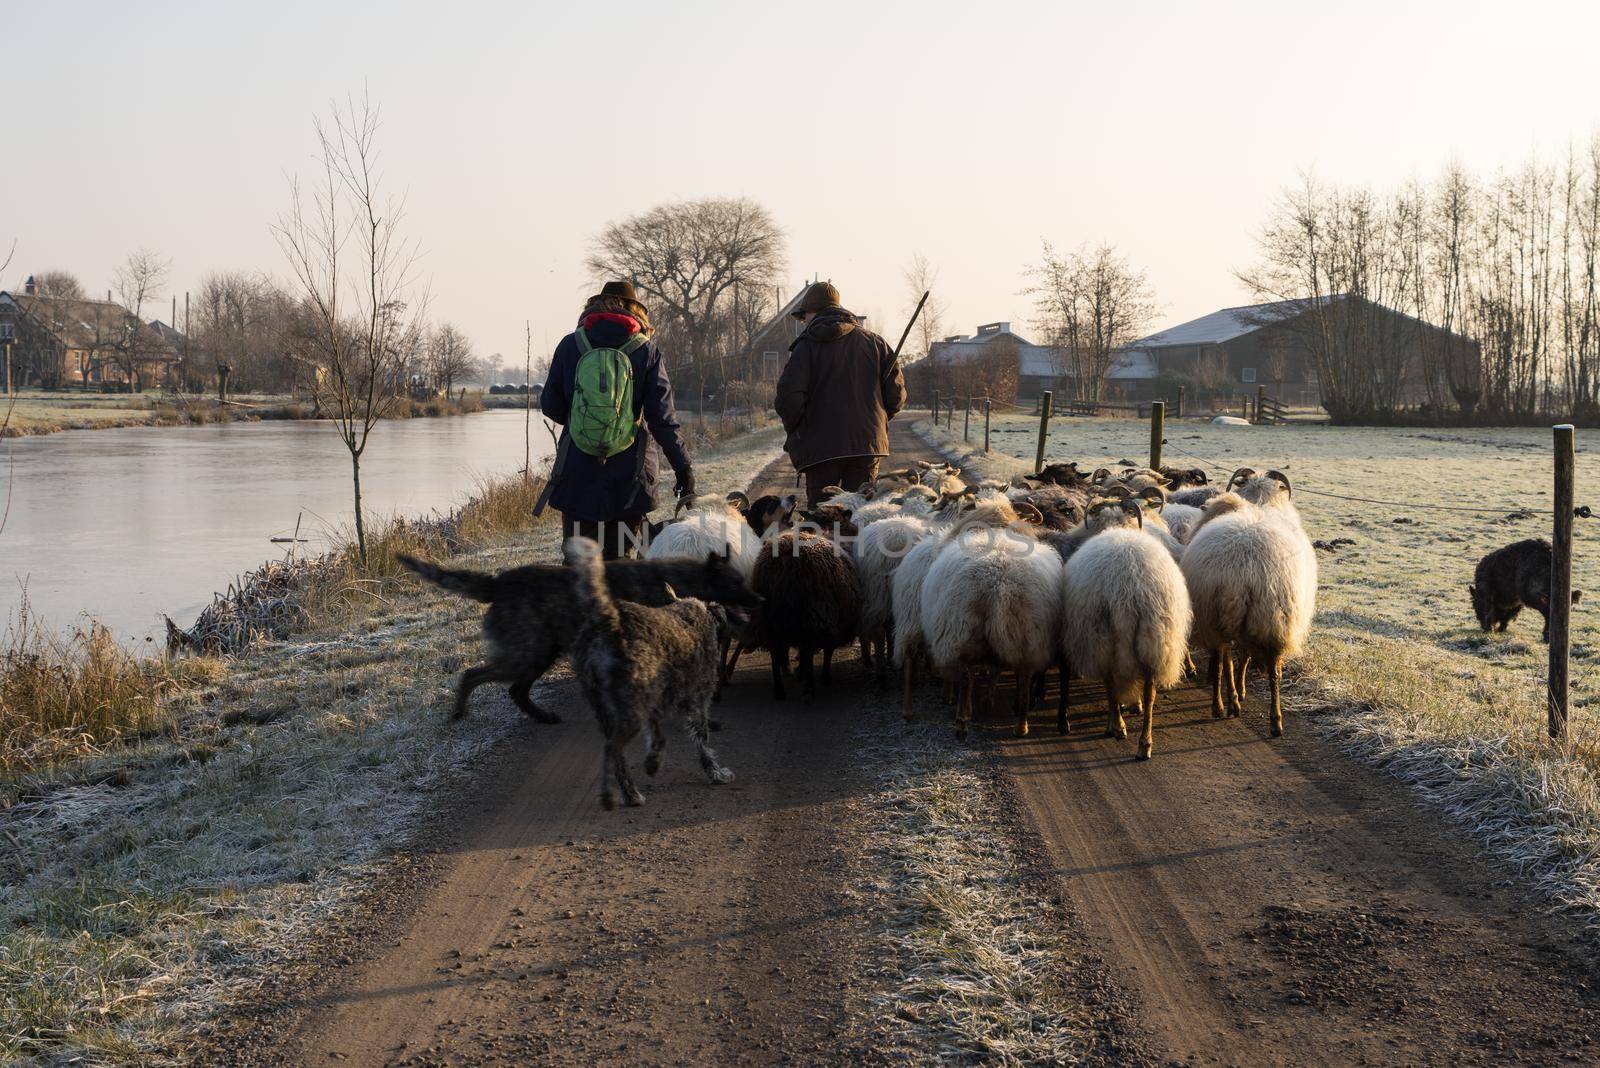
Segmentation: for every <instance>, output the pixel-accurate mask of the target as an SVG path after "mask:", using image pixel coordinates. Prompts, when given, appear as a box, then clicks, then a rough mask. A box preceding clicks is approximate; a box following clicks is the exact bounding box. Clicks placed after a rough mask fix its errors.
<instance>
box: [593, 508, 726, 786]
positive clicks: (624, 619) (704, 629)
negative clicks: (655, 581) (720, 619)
mask: <svg viewBox="0 0 1600 1068" xmlns="http://www.w3.org/2000/svg"><path fill="white" fill-rule="evenodd" d="M566 556H567V564H568V566H570V567H571V568H572V572H573V583H572V589H573V595H574V599H575V601H576V602H577V608H578V616H579V618H580V619H581V620H582V625H581V626H580V627H579V628H578V634H577V637H576V638H574V639H573V643H572V670H573V673H574V674H576V675H577V677H578V687H579V688H580V689H581V690H583V696H584V697H585V698H587V699H588V701H589V705H590V707H591V708H593V709H594V714H595V718H596V719H598V720H599V721H600V732H601V733H602V734H604V735H605V738H606V746H605V756H604V758H603V759H602V761H601V764H600V803H601V804H602V805H604V806H605V807H606V808H615V807H616V803H617V800H616V795H615V794H613V793H612V790H611V780H612V779H613V778H615V779H616V783H617V786H618V787H619V788H620V789H621V790H622V799H623V802H624V803H625V804H629V805H642V804H644V795H643V794H641V793H640V792H639V790H638V787H636V786H634V784H633V776H632V775H631V774H629V772H628V760H627V756H626V754H625V753H624V750H625V749H626V747H627V745H628V743H629V742H630V741H632V740H633V737H634V735H636V734H638V733H639V732H640V731H643V732H644V736H645V747H646V753H645V758H644V770H645V774H647V775H654V774H655V773H656V771H657V769H659V768H660V767H661V750H662V748H663V747H664V746H665V745H666V735H665V734H663V733H662V730H661V720H662V719H663V718H664V717H665V716H666V715H667V714H668V713H673V712H676V713H677V714H678V715H679V716H681V717H682V718H683V720H684V722H685V724H686V725H687V726H688V728H689V736H690V737H691V738H693V739H694V744H695V748H696V750H698V751H699V754H700V766H701V767H702V768H704V769H705V773H706V778H707V779H709V780H710V781H711V782H712V783H714V784H715V783H725V782H732V781H733V772H731V771H729V770H728V769H727V768H725V767H723V766H722V765H720V764H718V763H717V754H715V753H713V752H712V751H711V748H710V746H708V745H707V744H706V738H707V735H708V733H709V732H710V730H711V720H710V713H711V700H712V698H713V697H714V696H715V694H716V690H717V668H718V657H717V623H716V620H715V618H713V616H712V613H711V609H710V608H708V607H707V606H706V604H705V603H704V602H703V601H697V600H692V599H686V600H682V601H674V602H673V603H672V604H670V605H668V606H667V607H665V608H652V607H650V606H649V605H642V604H630V603H628V602H627V601H620V602H619V601H614V600H612V599H611V594H610V592H609V591H608V590H607V589H606V572H605V566H604V564H603V563H602V561H601V559H600V547H599V546H598V545H596V544H595V543H594V542H593V541H591V540H589V539H588V538H572V539H570V540H569V541H568V542H567V547H566ZM751 600H753V598H751Z"/></svg>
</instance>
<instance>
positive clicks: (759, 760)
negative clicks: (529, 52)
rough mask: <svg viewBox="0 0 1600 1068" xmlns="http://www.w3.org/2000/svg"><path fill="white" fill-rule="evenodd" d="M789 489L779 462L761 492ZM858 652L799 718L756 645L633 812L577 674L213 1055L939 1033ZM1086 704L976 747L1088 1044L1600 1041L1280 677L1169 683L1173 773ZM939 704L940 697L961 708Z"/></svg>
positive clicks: (878, 1043) (1448, 847)
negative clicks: (1276, 722) (1218, 689)
mask: <svg viewBox="0 0 1600 1068" xmlns="http://www.w3.org/2000/svg"><path fill="white" fill-rule="evenodd" d="M893 440H894V442H895V446H896V449H897V450H898V451H897V455H896V457H895V458H894V460H895V461H903V460H905V459H908V458H910V457H912V456H927V455H929V453H928V452H927V450H926V448H925V447H923V446H922V445H921V444H920V442H917V441H916V439H915V438H913V437H912V436H911V435H910V434H909V431H907V430H906V429H904V428H902V427H896V429H895V432H894V435H893ZM789 482H792V474H790V473H788V472H787V471H786V470H784V465H782V464H779V465H774V467H773V468H770V469H769V470H768V471H767V472H766V473H765V474H764V475H763V477H762V478H761V479H759V480H758V481H757V483H756V488H766V487H772V486H782V485H787V484H788V483H789ZM837 667H838V676H839V678H838V680H837V681H836V683H835V685H834V686H833V687H831V688H823V689H822V691H821V695H820V697H819V700H818V703H817V705H816V706H815V707H813V708H810V709H806V708H803V707H801V706H800V705H798V704H797V703H794V702H791V703H789V704H787V705H783V706H775V705H773V704H772V703H771V702H770V700H769V691H768V689H767V684H766V677H767V666H766V660H765V658H764V657H761V656H756V657H750V658H747V659H746V661H745V662H744V664H743V665H742V670H741V672H740V675H739V677H738V678H737V679H736V681H735V683H734V685H733V686H732V687H730V688H729V689H728V691H727V693H726V696H725V698H724V701H723V703H722V705H720V706H719V710H718V713H717V714H718V717H719V718H720V719H721V721H722V722H723V724H724V730H723V731H722V732H721V733H720V734H718V735H716V736H714V744H716V746H717V747H718V749H719V751H720V753H721V755H722V756H723V758H724V760H725V761H726V762H727V763H728V764H729V765H730V766H731V767H733V768H734V770H735V771H736V772H737V773H738V779H737V780H736V781H735V782H734V783H732V784H731V785H730V786H728V787H723V788H718V789H711V788H709V787H707V786H706V785H705V784H704V781H703V780H702V779H701V778H700V776H699V774H698V771H697V769H696V767H695V762H694V760H693V758H692V756H690V755H689V753H688V751H687V750H688V746H687V745H686V744H685V743H684V741H683V740H682V739H681V736H679V735H674V736H673V737H672V738H671V744H669V746H668V752H667V759H666V761H665V766H664V767H663V770H662V773H661V775H660V776H659V778H658V779H657V780H655V781H649V780H645V779H643V778H642V777H641V783H642V785H643V787H644V789H645V791H646V796H647V803H646V805H645V807H643V808H641V809H626V810H619V811H617V812H613V813H608V812H605V811H603V810H602V809H601V808H600V806H599V804H598V803H597V800H596V795H597V779H598V770H599V755H600V745H599V738H598V736H597V732H596V731H595V729H594V726H593V723H592V721H591V720H590V718H589V715H588V713H587V711H586V709H585V708H584V707H583V702H582V699H581V697H579V696H578V694H577V693H576V691H575V689H574V688H573V686H572V684H571V680H570V676H566V675H561V676H553V677H552V679H551V681H550V682H549V683H547V684H546V686H545V687H544V688H543V696H542V701H543V702H544V703H545V704H546V705H547V707H555V708H559V709H560V710H561V711H562V712H563V713H564V714H565V716H566V720H567V722H566V723H564V724H562V725H560V726H555V727H551V726H541V725H535V724H531V723H530V724H528V725H527V726H526V727H525V728H524V729H523V730H522V731H521V732H520V733H519V734H518V735H517V736H516V737H515V738H514V739H513V740H512V742H511V743H510V744H508V745H507V746H506V748H505V750H504V751H503V752H501V753H500V754H498V755H497V756H496V758H495V759H494V761H493V762H492V764H491V765H490V766H486V767H485V769H484V773H483V776H482V779H481V782H482V788H481V790H479V791H477V792H474V793H472V794H470V795H463V796H461V797H460V798H459V799H458V804H457V806H456V808H455V809H454V811H452V812H448V813H442V814H441V820H440V823H439V826H438V828H436V830H435V832H434V834H433V837H432V838H431V839H430V840H429V841H427V842H425V843H423V844H422V845H421V846H420V847H419V848H418V850H417V851H415V853H414V854H412V855H410V856H408V857H407V858H404V862H403V863H400V864H397V865H396V866H395V868H394V870H393V873H392V874H391V875H390V876H389V877H387V878H386V879H385V880H384V882H383V883H382V884H381V885H379V886H377V887H375V888H374V890H373V893H372V894H371V895H370V900H369V901H368V903H367V904H368V909H367V911H366V912H365V913H364V914H363V915H362V916H360V917H357V918H355V919H353V920H352V921H351V922H349V923H348V924H347V925H346V926H345V927H344V928H342V929H340V930H337V931H334V932H332V933H330V934H329V935H328V936H327V938H326V939H324V941H323V943H322V944H321V945H320V946H319V947H318V950H317V952H316V953H315V954H314V955H313V956H312V957H311V958H310V959H308V960H307V961H306V962H305V967H304V969H302V970H299V971H298V973H297V974H292V975H286V976H285V977H284V978H283V980H282V981H281V983H280V985H279V990H278V997H277V1000H276V1001H275V1003H274V1004H271V1005H265V1006H263V1007H262V1008H261V1009H260V1011H259V1014H257V1015H256V1016H254V1017H252V1018H250V1019H245V1020H242V1021H238V1022H237V1023H236V1025H234V1026H232V1027H229V1028H225V1029H224V1030H225V1033H224V1035H223V1036H222V1039H221V1042H222V1046H221V1047H220V1048H219V1050H218V1051H217V1057H218V1059H219V1060H226V1061H229V1062H244V1063H297V1064H298V1063H304V1064H318V1063H358V1064H389V1063H411V1064H444V1063H450V1064H455V1063H474V1064H477V1063H511V1062H517V1063H530V1062H537V1063H562V1064H565V1063H572V1064H596V1063H605V1064H611V1063H627V1064H656V1063H771V1062H776V1061H792V1062H795V1063H808V1064H811V1063H847V1062H848V1063H862V1062H868V1063H870V1062H874V1061H894V1062H904V1061H908V1060H921V1059H931V1058H932V1057H934V1056H935V1055H936V1053H937V1052H938V1050H939V1049H940V1048H943V1049H945V1050H947V1051H948V1050H949V1049H951V1048H952V1047H951V1046H950V1045H949V1044H947V1043H945V1042H944V1041H942V1040H938V1039H931V1040H930V1041H929V1043H928V1044H927V1045H925V1046H923V1047H921V1048H919V1047H917V1046H915V1045H908V1044H907V1043H906V1042H905V1041H904V1035H903V1034H900V1035H898V1038H899V1039H900V1041H892V1040H891V1039H888V1038H886V1037H885V1035H886V1034H887V1032H886V1031H885V1030H884V1027H883V1019H886V1018H888V1017H890V1016H894V1017H904V1018H907V1019H915V1018H917V1017H918V1016H919V1015H925V1014H923V1013H922V1010H921V1009H917V1010H916V1011H911V1009H910V1008H906V1009H903V1010H900V1009H896V1010H891V1009H889V1008H885V1007H883V1006H884V1005H885V1004H886V1002H887V1003H894V1002H895V991H897V990H900V989H903V986H902V984H903V983H904V982H905V976H904V974H902V973H894V972H893V967H892V965H891V962H889V961H887V960H886V957H885V951H884V945H885V943H884V940H883V937H882V936H883V926H884V924H885V922H886V919H887V917H886V916H885V915H884V914H882V913H878V912H875V910H874V909H873V908H871V907H870V901H871V899H870V897H869V898H865V899H864V898H863V897H862V896H861V893H860V888H859V886H857V885H856V884H857V883H858V882H859V881H860V880H861V879H862V871H861V868H860V859H861V851H860V848H859V842H857V841H855V840H854V839H855V838H856V837H857V836H858V835H859V833H860V831H861V821H860V818H859V811H860V806H861V804H862V803H863V799H864V798H866V797H867V795H869V794H870V793H871V792H872V791H873V790H875V789H878V788H879V785H878V779H877V777H876V774H875V771H876V769H873V768H868V767H864V766H863V764H864V761H863V758H862V756H861V752H860V751H859V750H858V748H857V745H858V744H859V738H860V733H859V727H860V724H861V723H862V721H863V720H864V719H866V718H868V717H871V718H873V719H874V720H875V721H877V722H881V723H882V724H883V728H882V731H883V733H885V734H892V733H893V732H899V731H903V730H904V728H902V727H901V726H900V725H899V724H898V722H897V718H896V717H895V714H894V710H895V708H896V704H897V703H896V701H895V700H894V699H893V695H892V693H886V692H884V691H880V690H875V689H874V688H873V686H872V684H871V683H870V682H868V681H867V680H865V679H863V678H862V676H861V674H860V672H859V668H858V666H857V665H856V664H854V663H852V662H851V661H850V660H848V659H846V660H845V661H844V662H843V663H842V665H837ZM1074 691H1075V699H1074V702H1073V710H1074V711H1073V720H1074V732H1073V733H1072V734H1071V735H1070V736H1068V737H1065V738H1063V737H1060V736H1058V735H1057V734H1056V732H1055V729H1054V714H1053V711H1046V710H1045V709H1044V707H1043V706H1041V710H1040V712H1039V714H1038V716H1037V717H1036V719H1035V723H1034V730H1033V733H1032V735H1031V736H1029V737H1027V738H1020V739H1019V738H1013V737H1012V736H1011V734H1010V728H1009V725H1008V724H1007V723H1006V722H1005V720H1007V719H1008V718H1009V717H1008V715H1006V714H1001V715H1000V716H999V717H998V718H997V719H996V720H995V721H994V722H993V723H992V724H991V725H990V726H989V727H988V728H987V730H986V731H985V732H981V733H980V735H979V741H978V743H977V744H978V745H979V746H980V747H981V748H982V749H983V751H984V753H985V754H986V756H987V758H990V760H991V763H992V765H993V767H994V768H995V769H997V770H998V774H997V778H996V782H997V784H998V789H997V796H998V797H999V803H997V804H996V805H995V806H994V808H993V810H992V812H990V813H989V815H990V817H991V820H992V826H993V833H994V834H995V835H996V836H997V837H1005V838H1008V839H1012V840H1014V841H1015V842H1016V843H1017V844H1018V846H1019V847H1020V848H1019V849H1016V850H1013V851H1012V853H1011V854H1009V855H1014V856H1018V857H1021V858H1023V863H1024V864H1025V865H1026V866H1027V867H1028V868H1029V870H1028V871H1022V872H1018V873H1016V874H1015V882H1014V885H1013V884H1012V883H1011V880H1010V879H1008V880H1007V884H1008V885H1007V887H1006V888H1005V889H1004V892H1005V893H1006V894H1014V903H1015V904H1016V906H1017V908H1018V910H1019V911H1020V912H1021V913H1022V914H1023V915H1024V916H1025V917H1027V918H1028V920H1029V922H1032V923H1034V924H1036V927H1037V930H1038V931H1039V932H1041V933H1043V934H1044V935H1047V936H1048V937H1049V938H1050V940H1051V941H1050V942H1049V943H1048V944H1049V945H1051V946H1052V947H1053V949H1052V952H1054V953H1057V954H1062V955H1070V956H1071V957H1072V958H1073V959H1072V960H1070V961H1068V962H1064V967H1063V969H1062V971H1063V972H1064V973H1067V974H1072V975H1076V976H1077V977H1078V979H1079V980H1080V981H1079V982H1078V983H1077V985H1076V986H1075V987H1074V988H1073V989H1071V990H1070V991H1069V993H1070V996H1071V997H1073V998H1077V999H1081V1000H1082V1001H1083V1002H1084V1003H1083V1005H1082V1008H1083V1013H1084V1016H1085V1017H1086V1018H1087V1019H1088V1020H1089V1023H1088V1024H1087V1035H1086V1037H1085V1039H1084V1040H1083V1043H1082V1045H1081V1048H1082V1049H1084V1050H1085V1054H1084V1056H1085V1059H1088V1060H1091V1061H1097V1062H1103V1063H1119V1064H1128V1063H1145V1062H1152V1061H1167V1060H1173V1061H1180V1062H1189V1063H1224V1064H1281V1063H1298V1064H1310V1063H1327V1064H1348V1063H1407V1064H1413V1063H1440V1064H1444V1063H1479V1062H1481V1063H1491V1062H1494V1063H1504V1062H1508V1061H1509V1062H1517V1061H1525V1062H1540V1063H1547V1062H1549V1061H1551V1060H1555V1059H1561V1058H1569V1059H1573V1060H1580V1061H1588V1060H1592V1059H1593V1051H1592V1047H1591V1046H1590V1044H1589V1043H1590V1041H1591V1036H1592V1035H1594V1034H1595V1033H1596V1031H1597V1027H1600V1007H1597V1005H1596V1001H1595V997H1594V995H1593V994H1592V993H1591V989H1590V987H1591V986H1592V985H1593V984H1592V983H1591V982H1590V979H1589V976H1588V973H1587V971H1586V966H1585V965H1584V963H1583V961H1582V953H1583V952H1584V949H1583V947H1581V946H1579V945H1576V944H1574V943H1569V942H1568V941H1567V940H1566V939H1565V937H1564V935H1563V933H1562V928H1561V926H1560V925H1559V924H1558V923H1556V922H1555V921H1552V920H1550V919H1547V918H1546V917H1543V916H1542V915H1540V914H1539V913H1538V911H1537V910H1538V908H1539V906H1538V904H1537V903H1536V902H1534V901H1532V900H1530V899H1529V898H1527V897H1525V896H1524V895H1523V894H1522V893H1520V892H1519V891H1518V890H1517V889H1516V884H1515V880H1514V878H1513V875H1512V873H1510V872H1508V871H1507V870H1505V869H1504V868H1502V867H1500V866H1499V865H1497V864H1495V863H1494V862H1492V861H1490V860H1488V859H1486V858H1485V857H1484V856H1483V854H1482V853H1481V852H1479V851H1478V850H1477V849H1476V848H1475V847H1474V846H1473V845H1472V844H1471V842H1470V841H1469V840H1468V839H1467V838H1466V836H1465V835H1464V834H1462V833H1459V832H1457V831H1455V830H1453V829H1451V828H1449V827H1446V826H1444V825H1442V824H1441V822H1440V821H1439V820H1438V819H1437V818H1435V817H1434V816H1433V815H1432V814H1431V813H1429V812H1428V811H1426V810H1425V809H1423V808H1422V807H1421V806H1420V805H1419V804H1418V803H1417V801H1416V800H1415V796H1414V795H1413V794H1412V793H1410V792H1409V791H1408V790H1407V789H1406V788H1405V787H1403V786H1400V785H1399V784H1397V783H1394V782H1391V781H1389V780H1387V779H1385V778H1383V777H1382V776H1381V775H1379V774H1377V773H1375V772H1372V771H1369V770H1367V769H1365V768H1363V767H1360V766H1358V765H1356V764H1355V763H1354V762H1353V761H1352V760H1350V759H1349V758H1347V757H1345V756H1344V755H1343V754H1341V753H1340V752H1339V751H1338V750H1337V749H1336V748H1335V747H1334V746H1333V745H1332V744H1330V743H1328V742H1325V741H1322V740H1320V739H1319V738H1318V737H1317V736H1316V734H1315V731H1314V728H1313V726H1312V724H1311V723H1309V722H1308V721H1307V719H1306V717H1304V716H1296V715H1295V714H1294V713H1293V712H1291V713H1290V714H1289V718H1288V730H1289V736H1288V737H1287V738H1286V739H1282V740H1279V741H1270V740H1269V739H1267V737H1266V732H1265V725H1264V722H1263V717H1262V716H1261V714H1260V712H1259V707H1260V697H1259V695H1254V697H1253V703H1252V712H1251V713H1249V714H1247V715H1246V717H1245V718H1244V719H1242V720H1236V721H1225V722H1217V721H1213V720H1212V719H1211V718H1210V714H1209V708H1208V705H1207V702H1206V697H1205V695H1204V694H1203V693H1202V692H1201V691H1199V690H1195V689H1184V690H1180V691H1177V692H1175V693H1173V694H1169V695H1164V697H1163V699H1162V702H1161V705H1160V708H1161V711H1160V712H1159V713H1158V717H1157V727H1156V739H1155V745H1156V749H1155V760H1154V761H1153V762H1150V763H1147V764H1138V763H1135V762H1134V760H1133V739H1132V738H1131V737H1130V739H1128V740H1126V741H1111V740H1106V739H1104V738H1103V737H1101V729H1102V728H1103V726H1104V713H1103V710H1102V705H1101V704H1100V696H1099V693H1098V690H1097V688H1095V687H1092V686H1089V685H1086V684H1082V683H1080V684H1078V685H1076V686H1075V687H1074ZM924 692H925V697H924V699H923V700H922V702H921V704H920V709H919V717H920V718H921V719H923V720H924V721H926V722H937V723H940V724H942V723H944V722H945V721H947V720H948V718H949V715H950V710H949V709H948V708H945V707H943V706H941V705H940V703H939V700H938V697H937V693H936V691H935V690H934V689H933V688H932V687H929V688H928V689H927V690H925V691H924ZM501 699H503V697H502V696H500V695H498V694H495V695H492V696H491V693H490V688H489V687H485V688H484V689H483V690H481V691H480V696H479V697H478V700H501ZM1008 704H1009V693H1008V692H1007V691H1005V690H1002V691H1001V694H1000V696H999V707H1000V708H1002V709H1003V708H1006V707H1008ZM1050 708H1052V709H1053V704H1052V705H1051V706H1050ZM635 756H636V758H637V754H635ZM988 822H990V820H986V823H988ZM868 878H869V879H870V878H871V875H870V873H869V875H868ZM958 882H959V880H958ZM864 901H865V902H867V904H864ZM1008 919H1010V918H1008ZM951 949H952V953H953V954H959V951H960V944H959V941H958V940H956V939H952V941H951ZM1102 961H1103V964H1102V963H1101V962H1102ZM1096 977H1099V978H1096ZM875 998H877V999H880V1000H878V1001H876V1002H875V1001H874V999H875ZM882 999H886V1001H885V1000H882ZM978 1000H979V1001H981V1000H982V999H981V998H980V999H978ZM1130 1005H1131V1006H1132V1011H1131V1013H1130V1012H1129V1006H1130ZM1026 1027H1027V1023H1026V1021H1023V1022H1022V1025H1021V1028H1022V1030H1023V1031H1025V1030H1026ZM1130 1030H1132V1031H1134V1032H1136V1033H1132V1034H1130V1033H1129V1032H1130ZM936 1033H937V1031H936V1029H935V1034H936ZM956 1048H967V1049H969V1050H970V1049H971V1047H970V1046H968V1047H956ZM1018 1048H1025V1047H1018ZM980 1049H981V1047H980ZM990 1052H992V1049H991V1050H990Z"/></svg>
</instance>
